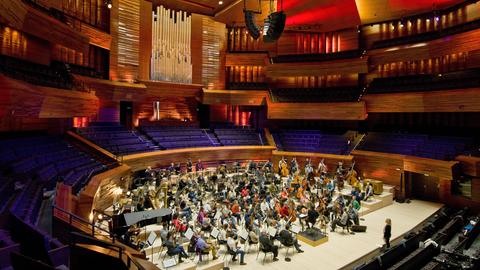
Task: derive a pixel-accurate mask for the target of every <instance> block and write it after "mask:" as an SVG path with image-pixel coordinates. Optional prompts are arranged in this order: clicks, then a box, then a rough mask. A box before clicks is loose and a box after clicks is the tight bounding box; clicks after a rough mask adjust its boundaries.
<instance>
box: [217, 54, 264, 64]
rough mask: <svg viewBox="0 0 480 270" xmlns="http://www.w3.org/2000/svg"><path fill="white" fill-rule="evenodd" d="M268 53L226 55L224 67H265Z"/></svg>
mask: <svg viewBox="0 0 480 270" xmlns="http://www.w3.org/2000/svg"><path fill="white" fill-rule="evenodd" d="M268 60H269V58H268V53H227V54H226V62H225V66H227V67H228V66H265V65H267V64H268Z"/></svg>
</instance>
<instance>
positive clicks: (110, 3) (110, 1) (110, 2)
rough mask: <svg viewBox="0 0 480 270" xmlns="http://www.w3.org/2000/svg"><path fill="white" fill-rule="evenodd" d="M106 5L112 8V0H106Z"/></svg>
mask: <svg viewBox="0 0 480 270" xmlns="http://www.w3.org/2000/svg"><path fill="white" fill-rule="evenodd" d="M105 5H106V6H107V8H108V9H111V8H112V0H105Z"/></svg>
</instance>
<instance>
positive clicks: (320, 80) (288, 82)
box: [271, 74, 358, 88]
mask: <svg viewBox="0 0 480 270" xmlns="http://www.w3.org/2000/svg"><path fill="white" fill-rule="evenodd" d="M271 84H273V85H275V87H276V88H322V87H339V86H358V74H348V75H345V74H344V75H323V76H296V77H275V78H274V79H273V80H271Z"/></svg>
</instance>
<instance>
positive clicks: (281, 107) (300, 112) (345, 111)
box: [267, 101, 367, 120]
mask: <svg viewBox="0 0 480 270" xmlns="http://www.w3.org/2000/svg"><path fill="white" fill-rule="evenodd" d="M267 104H268V114H267V117H268V119H309V120H365V119H366V118H367V112H366V108H365V102H363V101H360V102H338V103H272V102H270V101H268V103H267Z"/></svg>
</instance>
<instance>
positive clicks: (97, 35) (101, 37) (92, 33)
mask: <svg viewBox="0 0 480 270" xmlns="http://www.w3.org/2000/svg"><path fill="white" fill-rule="evenodd" d="M75 29H76V30H77V31H79V32H81V33H82V34H84V35H85V36H87V37H88V38H89V40H90V44H92V45H95V46H97V47H100V48H103V49H106V50H110V47H111V45H112V36H111V35H110V34H109V33H105V32H103V31H101V30H98V29H97V28H95V27H93V26H91V25H89V24H86V23H82V22H78V23H77V24H75Z"/></svg>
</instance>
